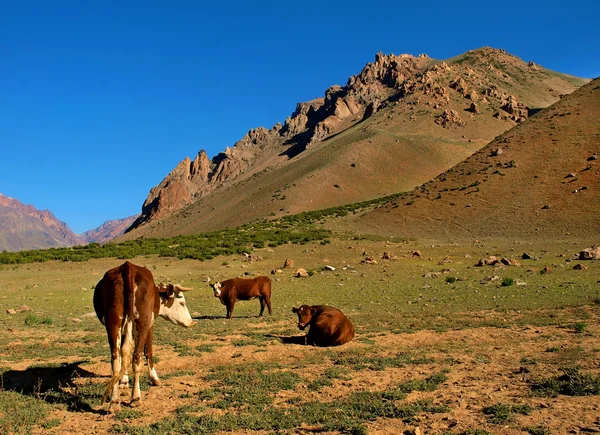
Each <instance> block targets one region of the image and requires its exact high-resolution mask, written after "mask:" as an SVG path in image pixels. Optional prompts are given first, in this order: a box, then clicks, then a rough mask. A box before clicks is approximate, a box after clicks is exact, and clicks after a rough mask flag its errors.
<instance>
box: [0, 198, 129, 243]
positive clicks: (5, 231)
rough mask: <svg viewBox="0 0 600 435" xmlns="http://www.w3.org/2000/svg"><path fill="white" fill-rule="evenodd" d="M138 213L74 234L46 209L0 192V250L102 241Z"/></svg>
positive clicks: (116, 233)
mask: <svg viewBox="0 0 600 435" xmlns="http://www.w3.org/2000/svg"><path fill="white" fill-rule="evenodd" d="M137 216H138V215H135V216H130V217H128V218H125V219H117V220H113V221H107V222H105V223H103V224H102V225H100V226H99V227H98V228H95V229H93V230H89V231H86V232H85V233H83V234H82V235H77V234H75V233H74V232H73V231H71V229H70V228H69V227H68V225H67V224H66V223H64V222H62V221H60V220H58V219H57V218H56V216H54V214H53V213H52V212H51V211H49V210H38V209H36V208H35V207H34V206H33V205H25V204H23V203H22V202H21V201H19V200H17V199H14V198H10V197H8V196H5V195H3V194H1V193H0V251H22V250H27V249H45V248H56V247H65V246H75V245H83V244H86V243H92V242H96V243H105V242H107V241H109V240H111V239H113V238H115V237H117V236H119V235H121V234H123V232H124V231H125V229H126V228H127V227H129V226H130V225H131V223H132V222H133V221H134V220H135V219H136V218H137Z"/></svg>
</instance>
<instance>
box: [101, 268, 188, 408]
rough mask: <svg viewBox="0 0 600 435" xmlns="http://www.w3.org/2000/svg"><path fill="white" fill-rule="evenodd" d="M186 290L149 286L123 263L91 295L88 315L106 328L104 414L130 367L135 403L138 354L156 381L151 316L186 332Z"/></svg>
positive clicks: (143, 274)
mask: <svg viewBox="0 0 600 435" xmlns="http://www.w3.org/2000/svg"><path fill="white" fill-rule="evenodd" d="M186 290H191V289H189V288H188V289H186V288H183V287H180V286H179V285H175V286H174V285H173V284H168V285H164V284H162V283H161V284H159V285H158V286H156V285H155V284H154V278H153V277H152V273H151V272H150V271H149V270H148V269H146V268H144V267H140V266H136V265H135V264H132V263H130V262H129V261H126V262H125V263H124V264H122V265H121V266H119V267H115V268H114V269H110V270H109V271H108V272H106V273H105V274H104V277H103V278H102V279H101V280H100V282H99V283H98V284H97V285H96V288H95V290H94V310H95V311H96V315H97V316H98V319H99V320H100V322H102V324H103V325H105V326H106V332H107V334H108V344H109V346H110V355H111V364H112V374H113V376H112V379H111V380H110V382H109V384H108V386H107V388H106V392H105V393H104V397H103V401H104V400H105V399H106V398H107V397H109V396H110V410H111V411H117V410H118V409H119V407H120V405H119V381H121V383H122V384H125V385H126V384H127V383H128V376H127V370H128V368H129V366H130V365H132V367H133V376H134V385H133V390H132V394H131V405H132V406H135V405H137V404H138V403H139V401H140V399H141V392H140V371H141V369H142V365H143V362H142V361H141V356H142V352H143V353H144V354H145V356H146V360H147V361H148V373H149V374H150V378H151V380H152V383H153V384H154V385H159V384H160V380H159V378H158V374H157V373H156V370H155V369H154V361H153V360H152V333H153V327H154V326H153V325H154V320H155V319H156V317H157V316H161V317H164V318H165V319H167V320H169V321H171V322H173V323H175V324H176V325H181V326H186V327H189V326H192V325H194V324H195V323H196V322H195V321H193V320H192V317H191V316H190V312H189V311H188V308H187V306H186V304H185V297H184V296H183V293H182V292H183V291H186Z"/></svg>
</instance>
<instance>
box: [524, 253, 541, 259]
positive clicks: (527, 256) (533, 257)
mask: <svg viewBox="0 0 600 435" xmlns="http://www.w3.org/2000/svg"><path fill="white" fill-rule="evenodd" d="M521 258H522V259H523V260H537V259H538V258H537V257H536V256H535V255H531V254H528V253H527V252H523V255H521Z"/></svg>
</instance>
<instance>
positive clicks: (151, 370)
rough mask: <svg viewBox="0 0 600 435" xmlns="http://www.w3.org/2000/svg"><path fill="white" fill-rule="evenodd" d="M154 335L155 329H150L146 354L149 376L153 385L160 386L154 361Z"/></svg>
mask: <svg viewBox="0 0 600 435" xmlns="http://www.w3.org/2000/svg"><path fill="white" fill-rule="evenodd" d="M152 335H153V329H150V331H148V338H146V346H145V347H144V352H145V354H146V361H147V362H148V375H149V376H150V380H151V382H152V385H154V386H157V385H160V379H159V378H158V373H156V369H155V368H154V360H153V359H152Z"/></svg>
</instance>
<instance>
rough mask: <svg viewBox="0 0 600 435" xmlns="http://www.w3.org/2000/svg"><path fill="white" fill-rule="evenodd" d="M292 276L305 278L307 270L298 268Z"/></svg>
mask: <svg viewBox="0 0 600 435" xmlns="http://www.w3.org/2000/svg"><path fill="white" fill-rule="evenodd" d="M294 276H295V277H298V278H306V277H308V276H309V275H308V272H307V271H306V270H305V269H302V268H299V269H296V271H295V272H294Z"/></svg>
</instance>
